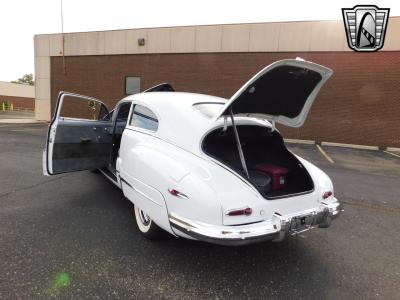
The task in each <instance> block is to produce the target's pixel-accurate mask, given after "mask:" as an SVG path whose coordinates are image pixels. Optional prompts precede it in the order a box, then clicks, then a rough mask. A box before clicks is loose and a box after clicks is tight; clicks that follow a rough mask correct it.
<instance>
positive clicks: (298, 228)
mask: <svg viewBox="0 0 400 300" xmlns="http://www.w3.org/2000/svg"><path fill="white" fill-rule="evenodd" d="M313 222H314V216H313V215H307V216H298V217H293V218H292V220H291V221H290V229H289V232H290V234H291V235H296V234H299V233H302V232H304V231H307V230H309V229H311V228H312V225H313Z"/></svg>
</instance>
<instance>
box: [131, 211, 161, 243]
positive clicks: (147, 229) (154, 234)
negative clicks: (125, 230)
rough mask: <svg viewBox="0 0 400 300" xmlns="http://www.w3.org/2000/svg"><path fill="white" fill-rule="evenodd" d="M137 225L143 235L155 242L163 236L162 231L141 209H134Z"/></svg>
mask: <svg viewBox="0 0 400 300" xmlns="http://www.w3.org/2000/svg"><path fill="white" fill-rule="evenodd" d="M134 211H135V220H136V225H137V227H138V229H139V231H140V233H141V234H142V235H144V236H145V237H146V238H148V239H151V240H154V239H158V238H160V237H161V235H162V229H161V228H160V227H158V226H157V225H156V224H155V223H154V222H153V220H152V219H151V218H150V217H149V216H148V215H147V214H146V212H145V211H143V210H142V209H141V208H140V207H138V206H136V205H135V207H134Z"/></svg>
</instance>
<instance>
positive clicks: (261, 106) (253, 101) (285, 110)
mask: <svg viewBox="0 0 400 300" xmlns="http://www.w3.org/2000/svg"><path fill="white" fill-rule="evenodd" d="M332 73H333V71H332V70H331V69H329V68H327V67H324V66H321V65H318V64H315V63H312V62H308V61H304V60H302V59H285V60H280V61H277V62H274V63H272V64H270V65H269V66H267V67H265V68H264V69H262V70H261V71H260V72H258V73H257V74H256V75H255V76H254V77H253V78H251V79H250V80H249V81H248V82H247V83H246V84H244V85H243V86H242V87H241V88H240V89H239V90H238V91H237V92H236V93H235V94H234V95H233V96H232V97H231V98H230V99H229V101H228V102H227V103H226V104H225V105H224V106H223V108H222V109H221V111H220V112H219V113H218V114H217V115H216V117H215V118H214V121H216V120H218V119H220V118H222V117H225V116H229V115H230V114H233V115H235V116H236V115H245V116H252V117H257V118H262V119H267V120H269V121H272V122H277V123H281V124H283V125H286V126H290V127H300V126H302V125H303V124H304V122H305V119H306V118H307V115H308V112H309V110H310V108H311V105H312V103H313V102H314V100H315V98H316V96H317V94H318V92H319V90H320V89H321V88H322V86H323V85H324V83H325V82H326V81H327V80H328V78H329V77H330V76H331V75H332Z"/></svg>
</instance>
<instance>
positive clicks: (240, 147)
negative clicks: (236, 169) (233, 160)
mask: <svg viewBox="0 0 400 300" xmlns="http://www.w3.org/2000/svg"><path fill="white" fill-rule="evenodd" d="M230 110H231V120H232V126H233V131H234V133H235V139H236V145H237V148H238V151H239V157H240V162H241V164H242V168H243V171H244V172H245V173H246V175H247V178H248V179H250V176H249V171H247V166H246V160H245V159H244V155H243V150H242V145H241V144H240V139H239V133H238V131H237V128H236V125H235V120H234V119H235V118H234V117H233V111H232V107H231V109H230Z"/></svg>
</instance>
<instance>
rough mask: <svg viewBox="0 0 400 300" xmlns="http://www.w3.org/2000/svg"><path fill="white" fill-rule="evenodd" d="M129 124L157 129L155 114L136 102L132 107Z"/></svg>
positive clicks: (147, 128) (152, 129)
mask: <svg viewBox="0 0 400 300" xmlns="http://www.w3.org/2000/svg"><path fill="white" fill-rule="evenodd" d="M130 125H132V126H135V127H139V128H143V129H146V130H151V131H157V129H158V119H157V116H156V115H155V114H154V113H153V112H152V111H151V110H150V109H148V108H147V107H145V106H143V105H138V104H136V105H135V106H134V108H133V113H132V119H131V123H130Z"/></svg>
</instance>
